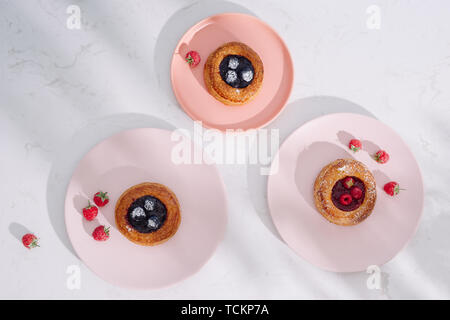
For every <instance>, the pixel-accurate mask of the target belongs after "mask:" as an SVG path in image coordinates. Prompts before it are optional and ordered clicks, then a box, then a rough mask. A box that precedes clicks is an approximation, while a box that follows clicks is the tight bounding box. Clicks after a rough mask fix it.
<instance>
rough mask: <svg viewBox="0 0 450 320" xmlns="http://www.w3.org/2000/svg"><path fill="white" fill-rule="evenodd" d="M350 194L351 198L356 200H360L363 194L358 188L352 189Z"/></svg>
mask: <svg viewBox="0 0 450 320" xmlns="http://www.w3.org/2000/svg"><path fill="white" fill-rule="evenodd" d="M350 194H351V195H352V197H353V198H354V199H356V200H358V199H361V197H362V195H363V192H362V190H361V189H360V188H358V187H353V188H352V190H350Z"/></svg>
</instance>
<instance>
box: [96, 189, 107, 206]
mask: <svg viewBox="0 0 450 320" xmlns="http://www.w3.org/2000/svg"><path fill="white" fill-rule="evenodd" d="M108 202H109V196H108V192H103V191H99V192H97V193H96V194H95V195H94V203H95V204H96V205H97V206H98V207H104V206H106V204H107V203H108Z"/></svg>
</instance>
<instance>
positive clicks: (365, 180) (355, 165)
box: [314, 159, 377, 226]
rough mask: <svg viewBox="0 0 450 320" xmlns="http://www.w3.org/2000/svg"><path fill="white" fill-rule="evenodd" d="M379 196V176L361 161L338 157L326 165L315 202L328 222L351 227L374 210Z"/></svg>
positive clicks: (321, 174)
mask: <svg viewBox="0 0 450 320" xmlns="http://www.w3.org/2000/svg"><path fill="white" fill-rule="evenodd" d="M376 198H377V192H376V184H375V178H374V177H373V175H372V173H371V172H370V171H369V169H368V168H367V167H366V166H365V165H364V164H363V163H361V162H359V161H356V160H353V159H338V160H336V161H333V162H332V163H330V164H328V165H327V166H325V167H324V168H323V169H322V171H320V173H319V175H318V176H317V178H316V181H315V183H314V202H315V205H316V207H317V210H318V211H319V212H320V214H321V215H322V216H324V217H325V218H326V219H327V220H328V221H330V222H332V223H335V224H338V225H342V226H350V225H355V224H358V223H360V222H362V221H363V220H364V219H366V218H367V217H368V216H369V215H370V214H371V213H372V210H373V208H374V206H375V201H376Z"/></svg>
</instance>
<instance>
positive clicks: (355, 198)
mask: <svg viewBox="0 0 450 320" xmlns="http://www.w3.org/2000/svg"><path fill="white" fill-rule="evenodd" d="M349 178H351V179H352V182H353V183H352V185H351V187H350V188H348V181H349V180H350V179H349ZM346 182H347V184H346ZM347 195H348V196H347ZM365 195H366V187H365V185H364V182H362V180H361V179H359V178H357V177H345V178H343V179H341V180H339V181H337V182H336V183H335V185H334V186H333V189H332V190H331V200H332V201H333V204H334V205H335V206H336V207H337V208H338V209H340V210H342V211H353V210H356V209H358V208H359V207H360V206H361V204H362V203H363V201H364V197H365ZM342 200H344V201H342Z"/></svg>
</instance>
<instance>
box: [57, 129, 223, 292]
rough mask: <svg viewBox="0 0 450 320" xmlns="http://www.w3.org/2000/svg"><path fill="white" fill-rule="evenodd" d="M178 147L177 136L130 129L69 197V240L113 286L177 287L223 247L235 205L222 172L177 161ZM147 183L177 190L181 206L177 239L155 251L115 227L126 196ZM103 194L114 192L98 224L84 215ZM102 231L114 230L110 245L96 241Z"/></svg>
mask: <svg viewBox="0 0 450 320" xmlns="http://www.w3.org/2000/svg"><path fill="white" fill-rule="evenodd" d="M177 143H179V142H173V141H171V132H170V131H166V130H161V129H152V128H145V129H133V130H127V131H123V132H121V133H119V134H116V135H113V136H111V137H110V138H108V139H106V140H104V141H102V142H101V143H99V144H98V145H97V146H95V147H94V148H93V149H92V150H90V151H89V152H88V153H87V154H86V155H85V156H84V157H83V159H82V160H81V161H80V163H79V164H78V167H77V168H76V170H75V172H74V174H73V176H72V179H71V181H70V183H69V186H68V189H67V194H66V201H65V219H66V228H67V233H68V234H69V238H70V241H71V242H72V245H73V247H74V249H75V251H76V253H77V254H78V256H79V257H80V259H81V260H83V262H84V263H85V264H86V265H87V266H88V267H89V268H90V269H91V270H92V271H94V272H95V273H96V274H97V275H99V276H100V277H101V278H103V279H105V280H106V281H109V282H111V283H113V284H116V285H119V286H123V287H130V288H141V289H151V288H160V287H165V286H168V285H171V284H174V283H176V282H178V281H181V280H183V279H185V278H187V277H189V276H191V275H193V274H194V273H196V272H197V271H198V270H199V269H200V268H201V267H202V266H203V265H204V264H205V263H206V261H207V260H208V259H209V258H210V257H211V255H212V254H213V252H214V250H215V249H216V247H217V245H218V244H219V242H220V241H221V240H222V238H223V236H224V233H225V228H226V224H227V202H226V196H225V188H224V185H223V182H222V179H221V177H220V175H219V172H218V170H217V168H216V167H215V166H214V165H206V164H192V165H189V164H178V165H177V164H175V163H174V162H172V160H171V159H172V158H171V153H172V149H173V147H174V146H175V145H176V144H177ZM189 146H192V144H191V142H190V141H189ZM146 181H150V182H158V183H162V184H164V185H166V186H167V187H169V188H170V189H171V190H172V191H173V192H174V193H175V194H176V196H177V198H178V200H179V203H180V207H181V223H180V226H179V229H178V231H177V233H176V234H175V235H174V236H173V237H172V238H170V239H169V240H168V241H167V242H165V243H163V244H160V245H157V246H154V247H145V246H140V245H137V244H134V243H132V242H130V241H129V240H127V239H126V238H125V237H124V236H123V235H122V234H121V233H120V232H119V231H118V230H117V228H116V225H115V220H114V207H115V205H116V201H117V200H118V198H119V196H120V195H121V194H122V192H124V191H125V190H126V189H128V188H129V187H131V186H133V185H135V184H138V183H141V182H146ZM99 190H102V191H107V192H108V194H109V197H110V203H108V204H107V205H106V206H105V207H102V208H99V214H98V216H97V218H96V220H94V221H86V220H85V219H84V218H83V216H82V208H83V207H85V206H86V205H87V203H88V199H92V197H93V195H94V194H95V193H96V192H97V191H99ZM101 224H102V225H106V226H111V228H110V238H109V239H108V240H107V241H105V242H97V241H95V240H93V238H92V236H91V234H92V231H93V230H94V229H95V227H97V226H98V225H101Z"/></svg>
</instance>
